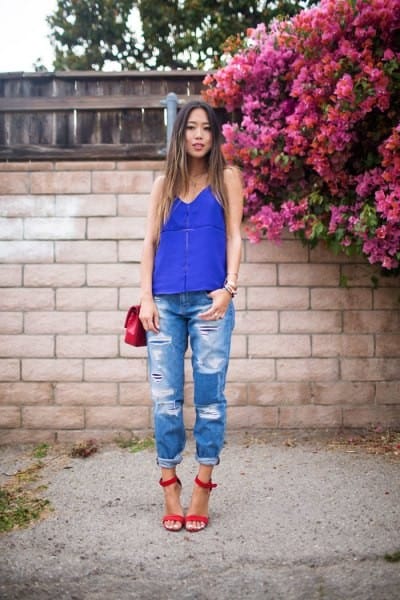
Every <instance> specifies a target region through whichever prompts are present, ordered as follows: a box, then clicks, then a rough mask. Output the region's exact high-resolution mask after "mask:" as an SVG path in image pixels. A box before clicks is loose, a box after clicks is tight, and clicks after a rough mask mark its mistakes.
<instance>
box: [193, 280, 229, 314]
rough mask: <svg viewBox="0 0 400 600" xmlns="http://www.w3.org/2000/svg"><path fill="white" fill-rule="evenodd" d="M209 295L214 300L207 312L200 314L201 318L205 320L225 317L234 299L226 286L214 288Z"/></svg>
mask: <svg viewBox="0 0 400 600" xmlns="http://www.w3.org/2000/svg"><path fill="white" fill-rule="evenodd" d="M208 295H209V297H210V298H211V299H212V301H213V302H212V305H211V306H210V308H209V309H207V310H206V311H205V312H203V313H201V314H199V318H200V319H203V321H217V320H218V319H223V318H224V316H225V313H226V311H227V308H228V306H229V304H230V302H231V300H232V296H231V295H230V293H229V292H228V291H227V290H226V289H224V288H221V289H219V290H213V291H212V292H210V293H209V294H208Z"/></svg>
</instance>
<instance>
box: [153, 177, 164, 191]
mask: <svg viewBox="0 0 400 600" xmlns="http://www.w3.org/2000/svg"><path fill="white" fill-rule="evenodd" d="M164 182H165V175H158V176H157V177H156V178H155V180H154V183H153V188H154V189H155V190H161V188H162V187H163V185H164Z"/></svg>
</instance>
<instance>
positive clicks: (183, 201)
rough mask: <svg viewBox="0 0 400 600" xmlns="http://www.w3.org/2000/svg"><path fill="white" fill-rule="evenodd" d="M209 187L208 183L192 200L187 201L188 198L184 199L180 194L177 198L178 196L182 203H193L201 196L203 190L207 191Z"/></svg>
mask: <svg viewBox="0 0 400 600" xmlns="http://www.w3.org/2000/svg"><path fill="white" fill-rule="evenodd" d="M209 187H210V185H209V184H208V185H206V186H205V187H203V189H202V190H200V191H199V193H198V194H196V196H195V197H194V198H193V199H192V200H190V202H186V200H182V198H181V197H180V196H177V198H178V200H179V202H182V204H187V205H189V204H193V202H196V200H197V198H198V197H199V196H200V194H202V193H203V192H205V191H206V190H207V189H208V188H209Z"/></svg>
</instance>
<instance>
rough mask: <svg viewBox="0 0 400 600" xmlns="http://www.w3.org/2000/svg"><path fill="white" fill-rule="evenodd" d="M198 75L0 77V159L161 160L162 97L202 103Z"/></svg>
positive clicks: (137, 73)
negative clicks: (172, 93) (168, 95)
mask: <svg viewBox="0 0 400 600" xmlns="http://www.w3.org/2000/svg"><path fill="white" fill-rule="evenodd" d="M204 76H205V73H203V72H202V71H168V72H160V71H146V72H141V71H123V72H114V73H108V72H107V73H99V72H95V71H93V72H92V71H75V72H74V71H65V72H55V73H3V74H1V73H0V160H12V159H15V160H23V159H25V160H30V159H32V160H37V159H44V158H45V159H50V158H53V157H54V158H57V160H61V159H62V158H63V157H64V158H66V159H68V160H71V158H76V159H82V158H95V157H96V158H107V157H110V158H128V157H129V158H146V159H151V158H160V157H162V156H164V154H165V145H166V123H165V116H166V114H165V113H166V110H165V102H164V101H165V98H166V95H167V94H168V93H169V92H174V93H175V94H176V95H177V96H178V100H179V103H180V104H182V103H183V102H187V101H188V100H193V99H199V98H200V97H201V90H202V81H203V79H204Z"/></svg>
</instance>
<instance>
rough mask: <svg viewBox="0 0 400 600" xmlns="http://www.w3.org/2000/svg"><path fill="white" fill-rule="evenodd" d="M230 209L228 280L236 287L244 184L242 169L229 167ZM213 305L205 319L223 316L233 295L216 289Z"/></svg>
mask: <svg viewBox="0 0 400 600" xmlns="http://www.w3.org/2000/svg"><path fill="white" fill-rule="evenodd" d="M224 180H225V186H226V192H227V196H228V205H229V210H228V214H227V219H226V234H227V245H226V254H227V280H228V281H229V282H231V283H232V284H233V285H234V286H235V287H236V285H237V281H238V277H239V265H240V259H241V254H242V236H241V230H240V226H241V223H242V216H243V185H242V178H241V175H240V171H239V170H238V169H236V168H235V167H228V168H226V169H225V172H224ZM210 296H211V298H212V300H213V303H212V306H211V307H210V308H209V309H208V310H207V311H205V312H204V313H202V315H201V318H202V319H204V320H213V319H215V318H218V317H223V316H224V314H225V312H226V310H227V308H228V306H229V302H230V301H231V295H230V293H229V292H227V291H226V290H225V289H220V290H214V291H213V292H211V293H210Z"/></svg>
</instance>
